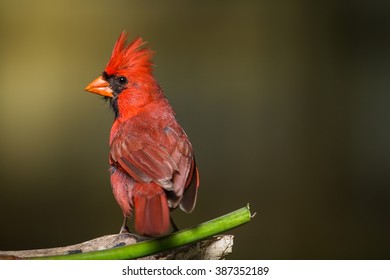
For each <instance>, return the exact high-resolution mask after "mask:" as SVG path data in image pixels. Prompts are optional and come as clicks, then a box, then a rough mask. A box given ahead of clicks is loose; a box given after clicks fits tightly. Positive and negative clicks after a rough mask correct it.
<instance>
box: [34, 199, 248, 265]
mask: <svg viewBox="0 0 390 280" xmlns="http://www.w3.org/2000/svg"><path fill="white" fill-rule="evenodd" d="M251 217H252V215H251V213H250V211H249V205H248V206H246V207H242V208H240V209H238V210H236V211H234V212H230V213H228V214H226V215H224V216H221V217H218V218H216V219H213V220H210V221H208V222H205V223H202V224H199V225H197V226H195V227H191V228H188V229H183V230H180V231H177V232H174V233H172V234H170V235H167V236H164V237H160V238H156V239H150V240H147V241H142V242H139V243H136V244H132V245H128V246H123V247H117V248H113V249H108V250H101V251H94V252H87V253H78V254H70V255H59V256H46V257H36V258H31V259H41V260H128V259H136V258H141V257H145V256H148V255H152V254H155V253H158V252H161V251H165V250H169V249H173V248H176V247H180V246H183V245H187V244H190V243H194V242H197V241H200V240H203V239H206V238H208V237H211V236H213V235H216V234H220V233H222V232H224V231H227V230H230V229H232V228H235V227H238V226H240V225H242V224H245V223H247V222H249V221H250V219H251Z"/></svg>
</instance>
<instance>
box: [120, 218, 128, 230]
mask: <svg viewBox="0 0 390 280" xmlns="http://www.w3.org/2000/svg"><path fill="white" fill-rule="evenodd" d="M122 233H129V228H128V227H127V218H126V216H125V217H124V219H123V224H122V227H121V231H120V232H119V234H122Z"/></svg>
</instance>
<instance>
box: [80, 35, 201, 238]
mask: <svg viewBox="0 0 390 280" xmlns="http://www.w3.org/2000/svg"><path fill="white" fill-rule="evenodd" d="M126 38H127V36H126V34H125V33H122V34H121V35H120V37H119V39H118V41H117V42H116V44H115V46H114V49H113V51H112V55H111V58H110V60H109V62H108V64H107V66H106V68H105V74H104V75H103V76H102V77H99V78H98V79H97V80H95V81H94V82H92V83H91V84H90V85H89V86H88V87H87V88H86V90H88V91H90V92H94V93H97V94H101V95H104V96H106V97H109V98H111V104H113V108H114V111H116V119H115V121H114V124H113V126H112V128H111V133H110V165H111V169H110V170H111V185H112V189H113V193H114V196H115V199H116V201H117V202H118V204H119V206H120V207H121V209H122V212H123V215H124V217H125V218H126V217H130V216H131V215H132V213H133V212H134V215H135V229H136V231H137V232H138V233H140V234H142V235H146V236H159V235H162V234H165V233H167V232H168V231H169V228H170V218H169V209H170V208H171V209H175V208H177V207H179V206H180V208H181V209H182V210H183V211H185V212H191V211H192V210H193V209H194V206H195V202H196V198H197V190H198V186H199V174H198V169H197V167H196V164H195V158H194V154H193V151H192V145H191V143H190V141H189V140H188V137H187V135H186V133H185V132H184V130H183V129H182V127H181V126H180V125H179V123H178V122H177V121H176V119H175V114H174V111H173V109H172V108H171V106H170V105H169V103H168V101H167V99H166V98H165V96H164V93H163V91H162V90H161V88H160V87H159V85H158V83H157V82H156V80H155V78H154V77H153V74H152V63H151V57H152V54H153V52H152V51H150V50H149V49H148V48H146V47H145V42H144V41H143V40H142V39H141V38H136V39H135V40H134V41H133V42H131V43H130V44H129V45H126ZM120 78H121V79H122V80H120ZM124 80H125V82H123V81H124Z"/></svg>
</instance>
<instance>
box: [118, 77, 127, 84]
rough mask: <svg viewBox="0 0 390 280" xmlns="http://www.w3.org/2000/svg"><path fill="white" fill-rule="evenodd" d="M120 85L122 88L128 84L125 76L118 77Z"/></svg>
mask: <svg viewBox="0 0 390 280" xmlns="http://www.w3.org/2000/svg"><path fill="white" fill-rule="evenodd" d="M118 83H119V84H120V85H122V86H123V85H125V84H127V78H126V77H123V76H120V77H118Z"/></svg>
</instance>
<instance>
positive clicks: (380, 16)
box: [0, 0, 390, 259]
mask: <svg viewBox="0 0 390 280" xmlns="http://www.w3.org/2000/svg"><path fill="white" fill-rule="evenodd" d="M360 2H362V3H360ZM389 24H390V4H389V3H387V2H386V1H366V2H364V1H345V0H344V1H305V0H301V1H299V0H291V1H91V0H90V1H76V0H70V1H48V0H40V1H1V3H0V38H1V44H0V128H1V131H0V133H1V135H0V250H11V249H30V248H46V247H53V246H62V245H69V244H73V243H78V242H82V241H85V240H88V239H92V238H94V237H97V236H101V235H104V234H112V233H117V232H118V230H119V228H120V225H121V222H122V216H121V212H120V210H119V207H118V206H117V205H116V203H115V201H114V198H113V196H112V193H111V188H110V185H109V176H108V163H107V160H108V135H109V130H110V127H111V123H112V120H113V115H112V113H111V112H110V110H109V109H108V106H107V104H105V103H104V102H103V101H102V100H100V98H98V97H97V96H94V95H92V94H90V93H86V92H84V91H83V89H84V87H85V86H86V85H87V84H88V83H89V82H90V81H91V80H92V79H94V78H96V77H97V76H98V75H99V74H100V73H101V72H102V70H103V69H104V66H105V65H106V63H107V61H108V58H109V56H110V54H111V50H112V47H113V45H114V43H115V40H116V39H117V38H118V36H119V34H120V32H121V31H122V30H124V29H125V30H127V31H128V32H129V33H130V38H132V37H135V36H137V35H141V36H142V37H143V38H144V39H145V40H147V41H148V42H149V46H150V47H151V48H152V49H153V50H154V51H156V55H155V57H154V63H155V64H156V65H157V66H156V67H155V74H156V77H157V79H158V80H159V82H160V84H161V86H162V87H163V89H164V90H165V93H166V95H167V97H168V99H169V100H170V102H171V104H172V105H173V106H174V108H175V110H176V112H177V117H178V119H179V121H180V122H181V124H182V125H183V127H184V128H185V130H186V132H187V134H188V135H189V136H190V139H191V141H192V143H193V146H194V148H195V152H196V156H197V162H198V165H199V169H200V175H201V186H200V193H199V199H198V204H197V208H196V209H195V212H194V213H193V214H191V215H186V214H184V213H181V212H180V211H176V212H175V213H174V216H175V219H176V221H177V224H178V225H179V226H180V227H182V228H183V227H187V226H191V225H194V224H197V223H200V222H203V221H206V220H208V219H212V218H214V217H217V216H219V215H222V214H225V213H227V212H229V211H233V210H235V209H238V208H240V207H243V206H245V205H246V203H248V202H249V203H250V204H251V209H252V210H253V212H257V215H256V217H255V219H253V220H252V221H251V223H249V224H248V225H245V226H243V227H240V228H238V229H235V230H233V231H232V233H234V234H235V235H236V237H235V247H234V253H233V254H232V255H231V257H230V258H233V259H345V258H347V259H381V258H387V259H388V258H389V257H390V253H389V252H390V246H389V236H390V223H389V214H390V203H389V202H390V188H389V186H390V170H389V169H390V92H389V90H390V78H389V75H390V67H389V66H390V44H389V40H388V39H389V37H390V32H389V30H390V29H389Z"/></svg>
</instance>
